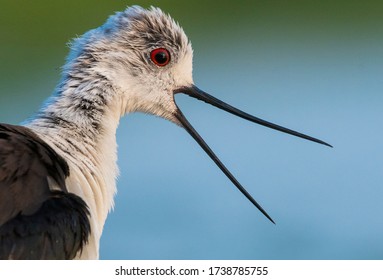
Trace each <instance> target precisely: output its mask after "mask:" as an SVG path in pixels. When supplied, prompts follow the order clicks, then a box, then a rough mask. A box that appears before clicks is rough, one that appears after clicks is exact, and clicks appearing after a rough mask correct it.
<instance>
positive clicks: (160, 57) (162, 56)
mask: <svg viewBox="0 0 383 280" xmlns="http://www.w3.org/2000/svg"><path fill="white" fill-rule="evenodd" d="M150 59H151V60H152V61H153V62H154V63H155V64H156V65H158V66H165V65H167V64H168V63H169V62H170V53H169V51H168V50H167V49H164V48H159V49H155V50H153V51H152V52H151V53H150Z"/></svg>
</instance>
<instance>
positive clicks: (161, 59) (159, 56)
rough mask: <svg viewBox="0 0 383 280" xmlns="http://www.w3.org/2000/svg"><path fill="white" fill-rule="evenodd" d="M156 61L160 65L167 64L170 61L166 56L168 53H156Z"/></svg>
mask: <svg viewBox="0 0 383 280" xmlns="http://www.w3.org/2000/svg"><path fill="white" fill-rule="evenodd" d="M155 59H156V61H157V62H158V63H160V64H162V63H165V62H166V60H168V58H167V56H166V53H164V52H158V53H156V56H155Z"/></svg>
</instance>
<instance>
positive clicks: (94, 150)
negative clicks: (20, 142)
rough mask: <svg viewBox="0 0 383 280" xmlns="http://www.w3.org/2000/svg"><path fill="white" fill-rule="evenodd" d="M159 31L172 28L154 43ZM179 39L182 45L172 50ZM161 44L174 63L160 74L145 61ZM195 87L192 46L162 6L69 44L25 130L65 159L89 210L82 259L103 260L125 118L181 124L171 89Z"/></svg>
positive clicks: (128, 14) (128, 13)
mask: <svg viewBox="0 0 383 280" xmlns="http://www.w3.org/2000/svg"><path fill="white" fill-rule="evenodd" d="M156 28H160V30H166V31H164V34H162V35H161V34H160V35H161V36H163V37H164V36H165V37H164V38H160V40H159V41H158V42H157V41H156V38H151V36H152V34H151V33H155V32H157V31H156V30H151V29H156ZM145 36H147V38H146V40H144V39H143V38H144V37H145ZM166 36H168V38H166ZM174 40H177V42H176V44H175V45H169V42H172V41H174ZM148 42H152V43H149V45H148ZM163 45H166V47H167V48H168V49H169V50H170V51H171V55H172V61H171V63H170V64H169V66H168V67H164V68H162V69H159V68H158V67H157V66H156V65H154V64H150V62H148V60H147V56H148V54H149V53H150V51H151V50H152V49H153V48H155V47H158V46H163ZM145 56H146V57H145ZM157 68H158V69H157ZM153 69H154V71H153ZM192 81H193V79H192V48H191V45H190V42H189V41H188V39H187V37H186V35H185V34H184V32H183V30H182V28H181V27H180V26H179V25H178V24H177V23H175V22H174V20H173V19H171V18H170V17H169V16H168V15H166V14H164V13H163V12H162V11H161V10H160V9H158V8H151V9H149V10H144V9H142V8H140V7H137V6H135V7H131V8H128V9H127V10H125V11H124V12H119V13H117V14H115V15H113V16H111V17H110V18H109V19H108V21H107V22H106V23H105V24H104V25H103V26H101V27H100V28H97V29H94V30H91V31H89V32H87V33H86V34H84V35H83V36H82V37H79V38H77V39H76V40H75V41H74V42H73V44H72V45H71V53H70V54H69V56H68V58H67V63H66V65H65V66H64V67H63V78H62V81H61V83H60V84H59V86H58V87H57V89H56V93H55V94H54V95H53V97H52V98H51V99H50V100H49V101H48V102H47V104H46V105H45V106H44V107H43V108H42V109H41V110H40V111H39V113H38V114H37V115H36V117H35V118H32V119H30V120H28V121H27V122H26V123H25V125H26V126H27V127H29V128H31V129H32V130H33V131H34V132H36V133H37V134H38V135H39V136H40V137H41V138H42V139H43V140H45V141H46V142H47V143H48V144H49V145H51V147H53V148H54V149H55V150H56V151H57V153H58V154H60V155H61V156H63V157H64V158H65V159H66V160H67V162H68V165H69V168H70V176H69V178H68V179H67V181H66V184H67V188H68V191H69V192H72V193H74V194H77V195H79V196H80V197H81V198H83V199H84V201H85V202H86V203H87V205H88V206H89V210H90V217H91V221H90V223H91V231H92V234H91V236H90V238H89V242H88V244H87V245H86V246H85V247H84V249H83V252H82V254H79V255H78V256H77V257H78V258H81V259H97V258H98V257H99V241H100V237H101V234H102V229H103V226H104V223H105V220H106V217H107V215H108V212H109V211H110V210H111V209H112V208H113V197H114V195H115V193H116V178H117V176H118V167H117V164H116V161H117V144H116V137H115V135H116V129H117V127H118V123H119V120H120V118H121V117H122V116H123V115H125V114H126V113H130V112H137V111H140V112H145V113H150V114H153V115H157V116H161V117H164V118H166V119H168V120H171V121H173V122H177V121H176V120H175V119H174V116H173V115H172V113H173V112H174V111H175V110H176V105H175V103H174V99H173V98H174V97H173V90H174V89H176V88H177V87H180V86H185V85H191V84H192ZM87 106H89V108H87ZM91 110H93V111H92V114H90V113H88V111H91ZM52 119H54V120H55V122H56V124H55V125H52V123H51V120H52Z"/></svg>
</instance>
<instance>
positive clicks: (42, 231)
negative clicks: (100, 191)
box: [0, 124, 90, 259]
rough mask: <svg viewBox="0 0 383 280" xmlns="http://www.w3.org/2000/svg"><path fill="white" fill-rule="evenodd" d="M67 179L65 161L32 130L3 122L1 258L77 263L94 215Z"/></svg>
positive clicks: (0, 140)
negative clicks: (66, 260) (72, 191)
mask: <svg viewBox="0 0 383 280" xmlns="http://www.w3.org/2000/svg"><path fill="white" fill-rule="evenodd" d="M67 176H69V167H68V165H67V163H66V161H65V160H64V159H63V158H62V157H61V156H59V155H58V154H57V153H56V152H55V151H54V150H53V149H52V148H51V147H50V146H49V145H48V144H47V143H45V142H44V141H43V140H42V139H41V138H40V137H38V136H37V135H36V134H35V133H33V132H32V131H31V130H30V129H28V128H26V127H22V126H14V125H8V124H0V259H72V258H74V257H75V256H76V254H77V252H79V251H80V250H81V249H82V248H83V246H84V245H85V244H86V242H87V240H88V237H89V234H90V224H89V211H88V208H87V205H86V203H85V202H84V201H83V200H82V199H81V198H80V197H78V196H76V195H74V194H71V193H68V191H67V189H66V186H65V178H66V177H67ZM52 182H54V183H55V185H57V186H58V190H54V191H52V190H51V189H50V187H49V185H50V183H52Z"/></svg>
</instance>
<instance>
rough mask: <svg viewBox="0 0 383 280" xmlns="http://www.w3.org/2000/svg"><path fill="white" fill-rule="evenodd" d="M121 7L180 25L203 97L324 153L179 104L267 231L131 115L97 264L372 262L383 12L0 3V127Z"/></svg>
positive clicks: (231, 194)
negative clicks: (155, 11) (292, 132)
mask: <svg viewBox="0 0 383 280" xmlns="http://www.w3.org/2000/svg"><path fill="white" fill-rule="evenodd" d="M131 4H140V5H142V6H144V7H148V6H149V5H155V6H159V7H161V8H162V9H164V10H165V11H166V12H168V13H170V14H171V15H172V16H173V17H174V18H175V19H176V20H177V21H179V22H180V24H181V25H182V26H183V27H184V29H185V31H186V33H187V34H188V36H189V38H190V39H191V41H192V43H193V47H194V80H195V82H196V84H197V85H198V86H199V87H200V88H202V89H204V90H205V91H207V92H209V93H211V94H213V95H215V96H216V97H218V98H220V99H222V100H224V101H226V102H228V103H230V104H232V105H234V106H236V107H239V108H240V109H243V110H244V111H247V112H249V113H251V114H254V115H256V116H258V117H261V118H264V119H266V120H269V121H272V122H275V123H278V124H280V125H284V126H287V127H289V128H292V129H296V130H298V131H301V132H303V133H307V134H309V135H312V136H314V137H318V138H320V139H322V140H324V141H328V142H329V143H331V144H332V145H333V146H334V148H333V149H331V148H327V147H325V146H321V145H318V144H315V143H311V142H308V141H304V140H301V139H298V138H295V137H292V136H289V135H284V134H282V133H279V132H276V131H272V130H270V129H267V128H264V127H260V126H258V125H255V124H252V123H249V122H246V121H244V120H242V119H239V118H236V117H234V116H232V115H229V114H227V113H225V112H222V111H220V110H217V109H216V108H213V107H211V106H209V105H207V104H205V103H201V102H199V101H196V100H194V99H191V98H189V97H186V96H177V99H176V100H177V102H178V103H179V105H180V107H181V108H182V109H183V111H184V113H185V115H186V116H187V117H188V119H189V120H190V122H191V123H192V124H193V125H194V126H195V128H196V129H197V131H199V132H200V134H201V135H202V136H203V137H204V139H205V140H206V141H207V142H208V143H209V145H210V146H211V148H212V149H213V150H214V151H215V152H216V153H217V154H218V156H219V157H220V158H221V160H222V161H223V162H224V163H225V164H226V165H227V167H228V168H229V169H230V170H231V171H232V172H233V174H234V175H235V176H236V177H237V178H238V180H239V181H240V182H241V183H242V184H243V185H244V186H245V187H246V188H247V190H248V191H249V192H250V193H251V194H252V195H253V196H254V197H255V198H256V199H257V200H258V201H259V202H260V204H261V205H262V206H263V207H264V208H265V209H266V210H267V211H268V213H269V214H270V215H271V216H272V217H273V219H274V220H275V221H276V225H273V224H271V223H270V222H269V221H268V220H266V219H265V217H263V216H262V215H261V214H260V213H259V212H258V211H257V210H256V209H255V208H254V206H252V205H251V203H250V202H249V201H247V199H246V198H245V197H244V196H243V195H241V194H240V193H239V192H238V190H237V189H236V188H235V187H234V186H233V185H232V184H231V182H230V181H229V180H228V179H227V178H226V177H225V176H224V175H223V174H222V173H221V171H220V170H219V169H218V168H217V167H216V166H215V165H214V163H213V162H212V161H211V160H210V159H209V158H208V157H207V156H206V155H205V153H204V152H203V151H202V150H201V149H200V147H199V146H198V145H197V144H196V143H195V142H194V140H193V139H192V138H191V137H190V136H189V135H188V134H187V133H186V132H185V131H183V130H182V129H180V128H179V127H177V126H175V125H174V124H171V123H169V122H166V121H164V120H162V119H159V118H155V117H152V116H146V115H144V114H132V115H128V116H126V117H125V118H123V119H122V121H121V124H120V127H119V130H118V132H117V134H118V135H117V137H118V144H119V165H120V170H121V176H120V178H119V180H118V194H117V197H116V206H115V210H114V211H113V212H112V213H111V214H110V216H109V218H108V220H107V222H106V226H105V230H104V234H103V236H102V240H101V258H102V259H383V219H382V215H383V170H382V168H383V149H382V143H383V132H382V128H383V109H382V108H383V75H382V74H383V17H382V14H383V2H382V1H372V0H367V1H259V0H258V1H235V2H233V1H219V2H213V1H177V2H176V1H138V0H137V1H134V2H133V1H90V0H86V1H73V0H70V1H42V0H35V1H22V0H12V1H10V0H9V1H5V0H1V1H0V6H1V10H0V38H1V39H0V40H1V41H0V42H1V44H0V121H1V122H9V123H15V124H16V123H19V122H21V121H23V120H24V119H25V118H27V117H28V116H30V115H31V114H33V112H35V111H36V110H37V109H38V108H39V106H40V105H41V103H42V102H43V101H44V100H45V99H46V98H47V97H48V96H49V95H50V93H51V92H52V91H53V89H54V87H55V84H56V83H57V81H58V80H59V76H60V67H61V66H62V64H63V63H64V58H65V56H66V54H67V52H68V47H67V46H66V44H67V43H68V42H69V41H70V39H71V38H73V37H75V36H78V35H81V34H83V33H84V32H86V31H87V30H89V29H90V28H95V27H97V26H99V25H101V24H102V23H103V22H104V21H105V20H106V18H107V17H108V15H110V14H112V13H114V12H115V11H119V10H122V9H124V8H125V7H126V6H127V5H131Z"/></svg>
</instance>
